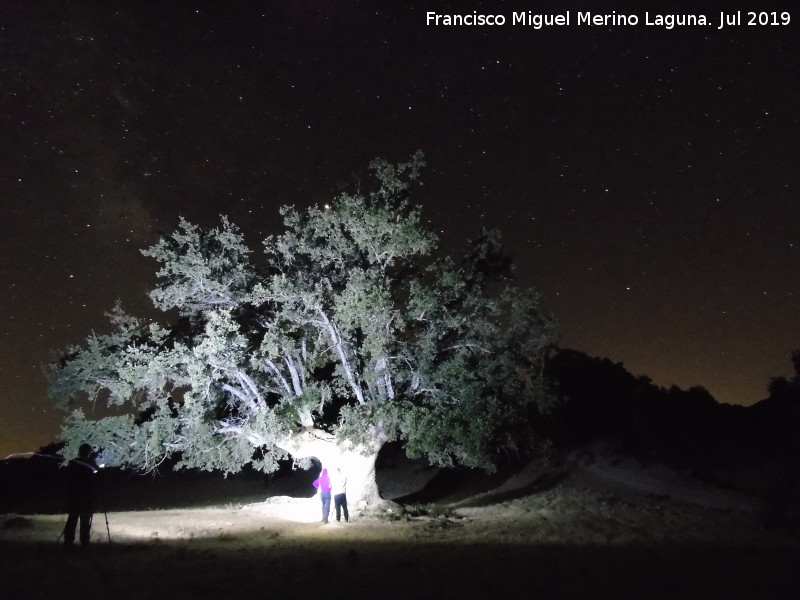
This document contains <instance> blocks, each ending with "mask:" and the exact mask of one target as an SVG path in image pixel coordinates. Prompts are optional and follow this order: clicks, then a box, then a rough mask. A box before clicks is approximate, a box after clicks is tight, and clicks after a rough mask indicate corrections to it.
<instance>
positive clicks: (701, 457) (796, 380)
mask: <svg viewBox="0 0 800 600" xmlns="http://www.w3.org/2000/svg"><path fill="white" fill-rule="evenodd" d="M794 364H795V374H794V376H793V377H792V378H791V379H786V378H775V379H773V380H772V382H771V383H770V384H769V386H768V391H765V393H768V394H769V395H768V397H767V398H766V399H764V400H762V401H761V402H758V403H757V404H754V405H753V406H750V407H742V406H734V405H730V404H721V403H719V402H717V401H716V400H715V399H714V397H713V396H712V395H711V394H710V393H709V392H708V391H707V390H706V389H705V388H703V387H693V388H690V389H688V390H683V389H680V388H677V387H674V386H673V387H671V388H663V387H659V386H656V385H654V384H653V382H652V381H651V380H650V379H649V378H648V377H645V376H640V377H636V376H634V375H632V374H631V373H629V372H628V371H627V370H626V369H625V367H624V366H623V365H622V364H621V363H614V362H612V361H610V360H608V359H603V358H594V357H591V356H588V355H586V354H584V353H582V352H578V351H576V350H560V351H559V352H557V353H556V354H555V355H553V356H552V357H551V359H550V361H549V365H548V371H549V376H550V379H551V385H552V386H553V390H554V393H555V394H556V395H557V396H558V397H559V400H560V405H559V407H558V408H557V409H556V410H555V411H554V412H553V413H552V414H551V415H550V416H549V417H548V418H547V420H546V423H545V427H546V429H547V431H548V433H549V435H550V437H551V438H552V440H553V442H554V443H555V445H556V447H557V448H559V449H561V450H569V449H571V448H579V447H585V446H587V445H589V444H592V443H597V442H601V441H602V442H606V443H608V444H609V445H611V447H612V448H615V449H616V450H618V451H619V452H620V453H624V454H626V455H629V456H633V457H635V458H637V459H638V460H640V461H641V462H642V463H643V464H648V463H650V462H658V463H661V464H665V465H668V466H671V467H674V468H677V469H681V470H684V471H686V472H688V473H691V474H692V475H694V476H696V477H698V478H701V479H704V480H706V481H709V482H713V483H716V484H720V485H723V486H728V487H732V488H736V489H739V490H741V491H746V492H751V493H758V494H764V493H770V488H774V487H776V486H777V487H780V486H784V487H785V486H791V485H795V483H796V482H794V481H793V480H794V479H796V477H797V475H795V474H796V473H797V472H798V470H799V469H798V467H800V435H798V432H800V352H795V354H794Z"/></svg>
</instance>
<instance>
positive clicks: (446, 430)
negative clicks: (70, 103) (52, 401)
mask: <svg viewBox="0 0 800 600" xmlns="http://www.w3.org/2000/svg"><path fill="white" fill-rule="evenodd" d="M422 166H423V158H422V155H421V153H417V154H415V155H414V156H413V157H412V158H411V160H410V161H409V162H408V163H404V164H400V165H396V166H395V165H391V164H389V163H387V162H385V161H381V160H376V161H374V162H373V163H372V165H371V168H372V173H373V174H374V175H375V180H376V185H375V190H374V191H373V192H371V193H368V194H361V193H356V194H343V195H341V196H339V197H338V198H336V199H335V200H333V201H331V202H330V204H326V205H324V206H314V207H311V208H308V209H305V210H297V209H296V208H293V207H284V208H283V209H282V211H281V212H282V215H283V223H284V230H283V232H282V233H281V234H280V235H277V236H274V237H269V238H268V239H266V240H265V241H264V243H263V249H262V253H260V255H256V256H257V259H254V258H253V257H254V253H253V252H252V251H251V249H250V248H248V246H247V245H246V243H245V240H244V237H243V235H242V233H241V232H240V230H239V229H238V228H237V227H236V226H235V225H234V224H232V223H230V222H229V221H228V220H227V219H226V218H224V217H223V218H222V219H221V223H220V225H219V226H218V227H216V228H212V229H203V228H200V227H198V226H195V225H193V224H191V223H188V222H187V221H185V220H181V222H180V224H179V227H178V228H177V230H176V231H175V232H174V233H172V234H171V235H169V236H167V237H164V238H162V239H161V240H160V241H159V242H158V243H157V244H156V245H155V246H153V247H151V248H149V249H147V250H144V251H143V254H144V255H145V256H148V257H151V258H153V259H155V260H156V261H158V263H159V264H160V270H159V271H158V277H159V283H158V285H157V287H156V288H155V289H154V290H153V291H152V293H151V298H152V300H153V302H154V304H155V306H156V307H157V308H158V309H160V310H162V311H164V312H165V315H166V318H165V319H164V321H165V322H167V321H169V322H171V325H170V326H166V325H163V324H159V323H147V322H144V321H142V320H140V319H137V318H134V317H131V316H128V315H126V314H124V313H123V312H122V311H121V309H119V308H118V307H117V308H116V309H115V310H114V311H113V312H112V313H111V315H110V316H111V322H112V325H113V330H112V331H111V332H110V333H108V334H105V335H95V334H92V335H91V336H90V337H89V338H88V339H87V340H86V343H85V344H84V345H83V346H82V347H76V348H70V349H68V350H67V351H65V352H64V355H63V357H62V358H61V360H59V361H58V362H57V363H55V364H53V365H52V383H51V386H50V394H51V396H52V397H54V398H56V399H58V400H59V401H60V402H62V403H63V404H64V405H72V404H73V403H74V402H75V401H81V400H83V401H85V400H86V399H87V398H88V399H89V400H90V401H91V402H105V403H108V404H110V405H119V406H121V407H122V408H123V409H124V410H123V412H122V414H118V415H115V416H107V417H104V418H100V419H90V418H87V417H86V415H85V413H84V412H83V411H82V410H80V409H77V410H73V411H72V412H71V413H70V415H69V416H68V418H67V419H66V421H65V425H64V428H63V431H62V436H63V438H64V440H65V441H67V446H66V449H65V453H66V454H67V456H70V455H71V454H73V453H75V452H76V449H77V447H78V446H79V445H80V444H81V443H83V442H86V441H89V442H90V443H95V444H99V445H102V446H103V447H104V448H105V451H106V461H107V463H109V464H117V465H121V466H132V467H135V468H139V469H145V470H147V469H153V468H155V467H156V466H157V465H159V464H160V463H161V462H162V461H164V460H165V459H166V458H168V457H171V456H176V457H177V458H178V462H177V465H178V466H179V467H195V468H201V469H209V470H211V469H213V470H220V471H223V472H235V471H237V470H239V469H240V468H241V467H242V466H244V465H246V464H252V465H253V466H254V467H256V468H258V469H261V470H264V471H271V470H274V469H276V468H277V464H278V462H277V461H278V460H280V459H282V458H285V457H286V456H287V455H291V456H292V457H294V458H295V459H304V458H305V459H307V458H309V457H315V458H317V459H319V460H320V461H321V462H322V463H323V465H328V466H336V465H341V466H343V467H344V468H345V470H346V471H347V473H348V495H349V496H350V497H351V499H352V500H353V501H356V502H358V501H366V502H368V503H369V502H375V501H377V500H378V499H379V495H378V490H377V488H376V485H375V476H374V475H375V474H374V469H375V459H376V457H377V454H378V451H379V450H380V449H381V447H382V446H383V445H384V444H385V443H386V442H387V441H389V440H400V441H402V442H404V444H405V448H406V452H407V454H408V455H409V456H412V457H417V456H426V457H427V458H428V459H429V460H430V461H431V462H432V463H434V464H436V465H451V464H453V463H454V462H456V463H460V464H463V465H468V466H472V467H483V468H491V467H492V464H493V461H494V459H495V458H496V455H497V453H498V452H499V451H501V450H508V449H516V448H520V447H521V445H525V444H526V443H528V442H530V441H531V439H530V436H531V431H530V427H529V419H530V417H531V415H532V414H534V413H535V412H536V411H537V410H541V409H542V408H543V407H545V406H546V404H547V401H548V395H547V393H546V390H545V387H544V385H543V381H542V362H543V358H544V353H545V352H546V350H547V348H548V347H549V346H550V344H551V343H552V327H551V323H550V321H549V320H548V319H546V318H545V317H543V316H542V314H541V313H540V311H539V308H538V305H537V296H536V294H535V293H534V292H533V291H532V290H528V289H520V288H519V287H518V286H517V285H515V283H514V281H513V278H512V277H511V269H510V264H509V261H508V259H507V258H506V257H505V255H504V254H503V253H502V251H501V248H500V242H499V237H498V236H497V235H496V234H494V233H492V232H483V233H482V234H481V236H480V237H478V238H477V239H476V240H474V241H472V242H471V243H469V244H468V245H467V248H466V252H465V253H464V256H463V257H461V258H460V259H458V260H455V259H453V258H451V257H448V256H446V255H444V254H443V253H442V252H440V251H439V250H438V249H437V246H436V242H437V239H436V236H435V235H434V234H433V232H432V231H431V230H430V229H429V228H428V227H426V226H425V225H424V222H423V220H422V219H421V216H420V210H421V209H420V207H418V206H416V205H414V204H412V203H411V202H410V200H409V198H410V191H411V186H412V184H413V183H414V182H415V181H416V180H417V179H418V177H419V171H420V168H421V167H422Z"/></svg>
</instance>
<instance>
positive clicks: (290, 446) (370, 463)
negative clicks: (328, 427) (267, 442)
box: [278, 428, 385, 510]
mask: <svg viewBox="0 0 800 600" xmlns="http://www.w3.org/2000/svg"><path fill="white" fill-rule="evenodd" d="M382 445H383V444H382V443H380V442H376V443H373V444H370V445H369V446H354V445H352V444H350V443H347V442H345V443H338V442H337V441H336V439H335V438H334V436H333V435H331V434H330V433H327V432H325V431H322V430H320V429H313V428H308V429H304V430H302V431H301V432H299V433H297V434H295V435H293V436H291V437H290V438H287V439H285V440H283V441H282V442H281V443H280V444H278V446H279V447H281V448H283V449H284V450H286V451H287V452H288V453H289V454H291V455H292V456H293V457H294V458H316V459H317V460H319V461H320V462H321V463H322V468H323V469H328V471H329V472H332V471H333V470H334V469H336V468H337V467H338V468H340V469H341V470H342V473H343V474H344V475H345V476H346V477H347V502H348V504H349V505H350V506H351V507H353V508H354V509H361V510H373V509H378V508H380V507H381V506H382V505H383V504H384V503H385V502H384V500H382V499H381V496H380V493H379V491H378V484H377V483H376V481H375V461H376V460H377V458H378V452H379V451H380V449H381V446H382Z"/></svg>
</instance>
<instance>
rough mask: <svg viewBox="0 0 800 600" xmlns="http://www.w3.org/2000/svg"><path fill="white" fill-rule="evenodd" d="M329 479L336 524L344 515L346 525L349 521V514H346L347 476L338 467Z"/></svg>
mask: <svg viewBox="0 0 800 600" xmlns="http://www.w3.org/2000/svg"><path fill="white" fill-rule="evenodd" d="M330 479H331V494H333V504H334V506H335V507H336V522H337V523H338V522H339V521H340V520H341V515H342V513H344V520H345V523H347V522H348V521H350V513H348V512H347V476H346V475H345V474H344V471H342V469H341V468H340V467H336V468H335V469H334V471H333V475H331V478H330Z"/></svg>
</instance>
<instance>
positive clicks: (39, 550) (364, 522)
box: [0, 468, 800, 600]
mask: <svg viewBox="0 0 800 600" xmlns="http://www.w3.org/2000/svg"><path fill="white" fill-rule="evenodd" d="M606 471H607V470H606ZM621 472H622V471H621V470H619V469H618V470H617V471H616V472H614V473H611V472H605V471H604V470H603V469H597V468H593V469H571V470H569V471H568V472H559V473H544V472H542V471H541V470H537V469H535V468H531V469H529V470H528V471H527V472H526V471H523V472H520V473H517V474H516V475H515V477H512V478H510V479H509V480H507V481H505V482H504V483H502V484H501V485H499V486H497V487H495V488H494V489H492V490H489V491H484V492H481V493H477V494H472V495H467V496H466V497H465V498H462V499H460V500H455V501H450V502H447V503H442V504H440V505H424V506H417V505H408V506H406V509H405V512H404V509H402V508H399V509H398V508H394V509H393V510H392V512H383V513H382V514H379V515H366V514H359V511H358V510H355V511H353V513H354V514H353V515H352V518H351V521H350V522H349V523H340V524H339V523H329V524H322V523H320V522H318V518H319V512H320V510H319V503H318V500H317V499H316V498H313V497H312V498H290V497H287V496H276V497H272V498H269V499H267V500H266V501H262V502H255V503H247V504H242V505H238V504H230V505H228V506H224V507H216V508H197V509H194V508H193V509H185V508H182V509H172V510H149V511H131V512H109V513H107V515H104V514H103V513H99V514H97V515H96V516H95V521H94V524H93V529H92V533H93V539H92V545H91V546H90V547H89V548H87V549H81V548H75V549H74V550H72V551H69V552H68V551H65V550H64V549H63V548H62V547H61V546H60V545H58V544H57V543H56V541H57V539H58V537H59V534H60V531H61V529H62V527H63V522H64V516H63V515H24V516H22V515H4V516H2V517H0V519H2V523H0V553H2V554H1V555H2V561H1V562H0V581H2V589H3V593H2V597H4V598H84V599H87V600H88V599H93V598H103V599H104V600H108V599H113V600H122V599H125V598H137V599H139V600H143V599H147V598H170V599H183V598H187V599H188V598H219V597H230V596H233V597H239V598H241V597H243V598H250V597H253V598H255V597H258V598H309V597H317V598H326V599H339V598H341V599H345V598H353V599H358V598H376V599H383V598H385V599H394V598H398V599H399V598H403V599H408V598H425V599H427V598H430V599H442V598H497V597H515V598H516V597H525V598H548V599H549V598H581V599H585V598H609V599H610V598H614V599H619V598H655V599H658V598H664V599H669V600H675V599H676V598H698V599H704V600H706V599H709V598H726V599H730V598H759V599H761V598H796V597H800V574H799V573H800V571H799V570H798V565H800V562H798V559H800V543H798V538H797V537H796V536H795V535H794V534H793V533H791V532H788V531H786V530H781V529H766V528H764V527H763V526H762V525H761V522H760V520H759V518H758V515H757V514H756V513H755V512H753V511H752V510H750V508H749V507H748V506H746V503H745V505H742V503H741V498H737V497H735V495H730V498H729V501H730V502H729V503H730V504H731V507H725V506H720V504H721V503H722V504H724V500H721V496H720V493H719V491H712V490H708V493H707V498H708V502H706V503H705V504H708V505H706V506H704V505H703V502H702V501H700V502H698V501H697V500H698V498H700V497H701V495H702V494H700V495H698V494H699V493H700V492H699V491H698V489H697V487H696V486H695V488H694V489H690V487H689V486H680V485H678V484H676V483H675V482H670V483H669V485H670V486H673V487H669V488H666V489H670V490H671V492H672V493H671V494H664V493H655V492H658V491H659V489H661V488H659V487H658V481H661V482H662V484H663V483H664V481H663V480H664V478H663V477H662V478H660V479H659V478H658V477H653V476H652V474H648V477H650V479H647V478H643V477H641V475H642V474H641V473H640V474H638V475H637V474H634V475H637V476H634V477H631V473H630V471H628V472H627V473H625V474H624V475H625V476H622V475H621V474H620V473H621ZM637 481H638V483H637ZM654 481H655V482H656V483H653V482H654ZM643 482H644V483H643ZM665 485H666V484H665ZM679 489H684V490H688V492H687V493H690V495H692V498H693V499H694V502H687V501H686V500H684V499H682V498H680V497H676V493H675V492H676V490H679ZM700 491H702V490H700ZM715 494H716V495H715ZM679 495H680V494H677V496H679ZM106 516H107V519H108V527H106ZM109 537H110V542H109Z"/></svg>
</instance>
